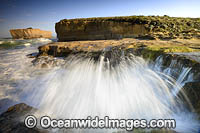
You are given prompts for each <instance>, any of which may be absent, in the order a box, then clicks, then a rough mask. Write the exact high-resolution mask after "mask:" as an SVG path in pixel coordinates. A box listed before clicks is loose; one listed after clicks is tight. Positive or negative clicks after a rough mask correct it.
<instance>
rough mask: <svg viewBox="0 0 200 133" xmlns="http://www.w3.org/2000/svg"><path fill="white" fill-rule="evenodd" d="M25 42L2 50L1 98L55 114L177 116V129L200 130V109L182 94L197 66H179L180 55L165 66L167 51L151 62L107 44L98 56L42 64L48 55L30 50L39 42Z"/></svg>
mask: <svg viewBox="0 0 200 133" xmlns="http://www.w3.org/2000/svg"><path fill="white" fill-rule="evenodd" d="M34 41H36V42H37V40H34ZM26 43H27V42H26ZM26 43H24V44H26ZM28 43H31V44H32V42H28ZM37 43H38V42H37ZM39 45H41V41H40V40H39V44H37V45H36V46H39ZM25 46H26V47H24V48H21V49H12V50H2V51H1V52H0V55H1V57H3V58H2V60H0V64H1V66H0V70H1V74H2V75H0V79H1V80H0V83H1V87H0V89H1V97H0V98H1V99H3V98H8V99H10V100H13V101H15V102H14V103H19V102H25V103H27V104H29V105H32V106H34V107H37V108H38V109H39V112H37V115H44V114H45V115H49V116H51V117H52V118H62V119H70V118H74V119H75V118H77V119H80V118H83V119H85V118H87V116H92V117H94V116H99V117H100V118H103V117H104V116H109V117H110V118H115V119H116V118H119V119H147V120H150V119H175V120H176V129H175V131H177V132H180V133H182V132H185V133H190V132H192V133H193V132H194V133H195V132H197V131H198V128H199V121H198V120H196V116H195V114H193V113H192V112H191V111H190V109H188V108H186V107H185V106H184V104H183V102H182V99H180V98H179V96H178V95H177V94H178V92H180V91H181V88H182V87H183V85H184V84H185V83H186V82H188V81H192V80H193V79H192V76H193V75H192V73H190V70H191V68H187V67H183V66H177V65H175V64H177V62H176V61H172V62H171V65H170V66H169V67H167V68H163V66H162V64H163V62H164V61H163V59H162V56H160V57H158V58H157V60H156V61H155V63H153V64H151V63H148V62H147V61H145V60H144V59H143V58H141V57H137V56H134V55H132V56H129V57H128V56H126V57H124V54H123V53H122V54H121V56H118V57H117V59H118V61H116V58H113V55H115V54H116V53H111V56H109V57H108V54H107V52H108V51H109V49H105V54H102V55H101V56H100V58H99V59H98V60H95V59H93V58H90V57H84V55H83V56H82V55H79V56H75V55H72V56H69V57H68V58H66V59H64V60H63V59H55V61H56V62H58V63H57V65H56V67H52V68H51V67H50V68H43V69H42V68H41V67H40V66H41V64H43V63H44V62H45V60H48V58H44V59H43V58H41V60H39V61H36V62H35V66H33V64H32V62H31V61H32V59H30V58H27V57H26V56H25V55H27V54H29V53H31V52H35V51H36V46H32V45H25ZM13 56H15V58H13ZM8 61H9V62H8ZM53 61H54V60H53ZM19 62H21V63H19ZM37 65H39V67H37ZM7 105H12V104H7ZM57 131H58V130H56V132H57ZM73 131H74V132H76V131H77V130H75V129H74V130H73ZM82 131H83V130H78V131H77V132H82ZM84 131H85V130H84ZM89 131H90V130H89ZM89 131H88V130H86V132H89ZM95 131H98V132H102V131H104V130H103V129H100V130H95ZM106 131H107V130H106ZM110 131H112V132H113V131H117V130H109V132H110ZM91 132H94V130H92V131H91Z"/></svg>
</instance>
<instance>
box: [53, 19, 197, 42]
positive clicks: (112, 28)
mask: <svg viewBox="0 0 200 133" xmlns="http://www.w3.org/2000/svg"><path fill="white" fill-rule="evenodd" d="M55 30H56V33H57V37H58V40H59V41H74V40H105V39H121V38H135V37H136V38H143V39H156V38H159V39H175V38H185V39H190V38H200V19H198V18H197V19H195V18H194V19H193V18H174V17H168V16H163V17H159V16H128V17H104V18H82V19H64V20H61V21H60V22H58V23H56V25H55Z"/></svg>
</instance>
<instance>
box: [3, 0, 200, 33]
mask: <svg viewBox="0 0 200 133" xmlns="http://www.w3.org/2000/svg"><path fill="white" fill-rule="evenodd" d="M0 3H1V4H0V37H9V36H10V34H9V29H12V28H27V27H33V28H40V29H43V30H51V31H52V32H54V36H56V34H55V30H54V27H55V23H56V22H58V21H59V20H61V19H65V18H67V19H70V18H83V17H104V16H130V15H169V16H176V17H200V7H199V6H200V0H0Z"/></svg>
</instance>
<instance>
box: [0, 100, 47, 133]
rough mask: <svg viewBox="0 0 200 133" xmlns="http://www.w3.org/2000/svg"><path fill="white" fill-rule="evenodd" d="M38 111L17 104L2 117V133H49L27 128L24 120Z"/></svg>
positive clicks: (0, 116) (0, 121) (0, 123)
mask: <svg viewBox="0 0 200 133" xmlns="http://www.w3.org/2000/svg"><path fill="white" fill-rule="evenodd" d="M35 111H36V109H35V108H33V107H31V106H28V105H26V104H24V103H20V104H16V105H14V106H11V107H10V108H8V110H7V111H6V112H4V113H3V114H1V115H0V132H1V133H27V132H28V133H29V132H30V133H47V131H46V130H41V129H38V128H33V129H29V128H27V127H25V124H24V119H25V116H26V115H30V114H33V112H35Z"/></svg>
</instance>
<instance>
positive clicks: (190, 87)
mask: <svg viewBox="0 0 200 133" xmlns="http://www.w3.org/2000/svg"><path fill="white" fill-rule="evenodd" d="M184 91H185V93H186V94H187V96H188V98H189V100H190V102H191V104H192V105H193V107H194V109H195V110H196V112H197V113H198V114H200V100H199V99H200V81H196V82H188V83H186V84H185V85H184ZM199 118H200V117H199Z"/></svg>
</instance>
